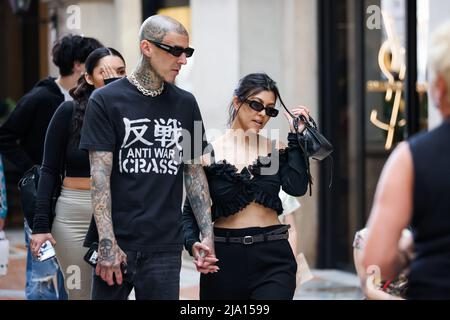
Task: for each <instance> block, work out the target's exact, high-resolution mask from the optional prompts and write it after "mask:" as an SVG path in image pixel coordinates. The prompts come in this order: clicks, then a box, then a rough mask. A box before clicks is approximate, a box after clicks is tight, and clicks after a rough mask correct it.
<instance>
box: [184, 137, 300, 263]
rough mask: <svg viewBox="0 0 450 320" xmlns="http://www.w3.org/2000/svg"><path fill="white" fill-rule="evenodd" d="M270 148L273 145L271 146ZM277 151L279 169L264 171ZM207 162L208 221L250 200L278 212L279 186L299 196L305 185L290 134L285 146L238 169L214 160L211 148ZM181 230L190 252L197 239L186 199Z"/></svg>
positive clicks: (226, 215) (280, 212) (296, 150)
mask: <svg viewBox="0 0 450 320" xmlns="http://www.w3.org/2000/svg"><path fill="white" fill-rule="evenodd" d="M273 147H274V146H273ZM277 154H279V158H278V159H279V170H276V172H275V173H273V174H265V173H267V172H263V170H264V169H268V167H270V165H271V163H272V162H271V158H272V157H275V156H276V155H277ZM211 161H212V163H211V164H210V165H207V166H204V167H203V168H204V170H205V174H206V177H207V179H208V185H209V192H210V196H211V200H212V202H213V204H212V207H211V214H212V221H213V222H214V221H215V220H217V219H218V218H219V217H228V216H231V215H233V214H236V213H238V212H239V211H241V210H242V209H244V208H245V207H246V206H248V205H249V204H250V203H252V202H253V201H254V202H256V203H258V204H260V205H262V206H264V207H266V208H270V209H273V210H274V211H276V212H277V214H278V215H280V214H282V213H283V206H282V203H281V200H280V198H279V196H278V193H279V192H280V186H281V187H282V188H283V190H284V191H285V192H286V193H287V194H290V195H292V196H296V197H299V196H302V195H304V194H305V193H306V190H307V188H308V175H307V172H306V163H305V160H304V157H303V154H302V151H301V149H300V146H299V144H298V141H297V137H296V135H295V134H293V133H289V135H288V147H287V148H285V149H281V150H279V151H277V152H272V154H269V155H268V156H266V157H261V156H260V157H258V159H257V160H256V161H255V162H254V163H253V165H250V166H249V167H244V168H243V169H242V170H241V171H240V172H238V169H237V168H236V166H234V165H233V164H230V163H229V162H227V161H226V160H222V161H218V162H216V161H215V159H214V150H212V152H211ZM182 218H183V231H184V236H185V247H186V249H187V250H188V251H189V252H190V253H191V254H192V252H191V248H192V245H193V244H194V243H195V242H197V241H200V240H199V234H200V230H199V228H198V225H197V222H196V220H195V216H194V213H193V211H192V208H191V205H190V203H189V200H188V198H186V200H185V203H184V207H183V215H182Z"/></svg>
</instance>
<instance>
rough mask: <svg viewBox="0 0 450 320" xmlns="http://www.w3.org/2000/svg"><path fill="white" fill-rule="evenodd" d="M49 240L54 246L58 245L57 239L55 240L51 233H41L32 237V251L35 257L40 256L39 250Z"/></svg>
mask: <svg viewBox="0 0 450 320" xmlns="http://www.w3.org/2000/svg"><path fill="white" fill-rule="evenodd" d="M47 240H49V241H50V243H51V244H52V246H55V245H56V241H55V239H53V236H52V234H51V233H39V234H33V235H31V240H30V250H31V253H32V254H33V255H34V256H35V257H37V256H38V255H39V249H40V248H41V246H42V244H43V243H44V242H45V241H47Z"/></svg>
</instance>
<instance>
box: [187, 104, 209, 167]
mask: <svg viewBox="0 0 450 320" xmlns="http://www.w3.org/2000/svg"><path fill="white" fill-rule="evenodd" d="M191 99H192V106H193V108H192V126H191V129H190V132H189V134H190V137H189V139H185V137H183V140H182V142H181V144H182V147H183V161H184V163H188V164H189V163H192V162H193V160H199V158H200V157H201V156H202V155H203V154H204V153H205V152H206V151H205V150H206V147H207V146H208V141H207V139H206V134H205V126H204V124H203V119H202V114H201V112H200V108H199V107H198V104H197V100H195V98H194V96H191Z"/></svg>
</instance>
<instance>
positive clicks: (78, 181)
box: [63, 177, 91, 190]
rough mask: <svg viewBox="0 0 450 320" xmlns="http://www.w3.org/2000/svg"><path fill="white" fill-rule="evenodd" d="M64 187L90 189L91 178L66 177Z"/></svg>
mask: <svg viewBox="0 0 450 320" xmlns="http://www.w3.org/2000/svg"><path fill="white" fill-rule="evenodd" d="M63 187H64V188H67V189H73V190H90V189H91V178H78V177H65V178H64V181H63Z"/></svg>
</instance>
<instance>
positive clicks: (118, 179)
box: [80, 78, 207, 252]
mask: <svg viewBox="0 0 450 320" xmlns="http://www.w3.org/2000/svg"><path fill="white" fill-rule="evenodd" d="M164 85H165V88H164V91H163V93H162V94H161V95H159V96H157V97H154V98H153V97H149V96H145V95H143V94H142V93H141V92H139V91H138V90H137V88H136V87H135V86H133V85H132V84H131V83H130V82H129V81H128V79H126V78H124V79H122V80H118V81H116V82H114V83H112V84H110V85H108V86H106V87H103V88H101V89H99V90H96V91H95V92H94V93H93V94H92V96H91V98H90V100H89V102H88V106H87V109H86V115H85V118H84V123H83V128H82V132H81V141H80V148H81V149H85V150H91V151H108V152H113V155H114V156H113V168H112V173H111V200H112V209H111V210H112V221H113V228H114V234H115V236H116V239H117V242H118V244H119V246H120V247H121V248H122V249H126V250H137V251H149V252H152V251H174V250H182V245H183V234H182V226H181V206H182V197H183V162H186V161H187V160H191V159H195V158H198V157H200V156H201V155H202V153H203V150H205V148H206V145H207V143H206V139H204V127H203V122H202V117H201V114H200V110H199V108H198V105H197V102H196V100H195V98H194V96H193V95H192V94H190V93H189V92H186V91H184V90H181V89H180V88H178V87H176V86H174V85H172V84H169V83H165V84H164ZM194 128H195V129H194Z"/></svg>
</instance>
